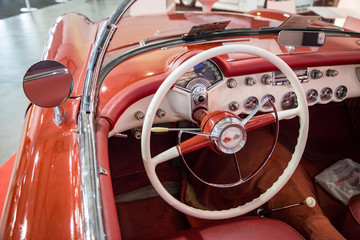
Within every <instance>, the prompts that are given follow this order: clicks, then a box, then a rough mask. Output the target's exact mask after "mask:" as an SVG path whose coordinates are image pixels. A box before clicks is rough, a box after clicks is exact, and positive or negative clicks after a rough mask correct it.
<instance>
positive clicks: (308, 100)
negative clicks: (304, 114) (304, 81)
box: [306, 88, 319, 104]
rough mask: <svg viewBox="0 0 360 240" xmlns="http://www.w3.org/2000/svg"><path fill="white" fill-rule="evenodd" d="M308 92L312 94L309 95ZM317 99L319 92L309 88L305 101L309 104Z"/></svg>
mask: <svg viewBox="0 0 360 240" xmlns="http://www.w3.org/2000/svg"><path fill="white" fill-rule="evenodd" d="M312 93H313V94H312ZM310 94H312V95H310ZM310 97H312V98H311V99H310ZM318 99H319V93H318V91H316V90H315V89H313V88H311V89H309V90H308V91H307V92H306V101H307V102H308V103H309V104H311V103H315V102H316V101H317V100H318Z"/></svg>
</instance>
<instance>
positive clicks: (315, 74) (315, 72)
mask: <svg viewBox="0 0 360 240" xmlns="http://www.w3.org/2000/svg"><path fill="white" fill-rule="evenodd" d="M323 75H324V74H323V73H322V72H321V71H320V70H319V69H314V70H312V71H311V73H310V76H311V78H312V79H319V78H322V76H323Z"/></svg>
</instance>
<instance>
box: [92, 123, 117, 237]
mask: <svg viewBox="0 0 360 240" xmlns="http://www.w3.org/2000/svg"><path fill="white" fill-rule="evenodd" d="M109 129H110V124H109V122H108V121H106V120H105V119H103V118H99V119H98V120H97V122H96V133H95V138H96V144H97V146H96V148H97V149H98V151H97V158H98V163H99V166H100V167H102V168H103V169H104V170H105V171H106V173H104V174H100V175H99V180H100V188H101V200H102V202H103V203H106V204H103V213H104V216H103V217H104V223H105V232H106V236H107V238H108V239H121V235H120V228H119V226H120V225H119V221H118V216H117V212H116V206H115V199H114V191H113V187H112V182H111V173H110V166H109V151H108V133H109Z"/></svg>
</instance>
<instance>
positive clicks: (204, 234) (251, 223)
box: [166, 217, 304, 240]
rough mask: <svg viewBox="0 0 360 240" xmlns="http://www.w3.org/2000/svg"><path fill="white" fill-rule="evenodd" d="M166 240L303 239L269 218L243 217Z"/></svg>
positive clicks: (194, 229)
mask: <svg viewBox="0 0 360 240" xmlns="http://www.w3.org/2000/svg"><path fill="white" fill-rule="evenodd" d="M166 239H203V240H205V239H206V240H210V239H214V240H218V239H267V240H271V239H274V240H279V239H288V240H291V239H304V238H303V237H302V236H301V235H300V234H299V233H298V232H296V231H295V230H294V229H292V228H291V227H290V226H289V225H287V224H285V223H283V222H280V221H277V220H274V219H270V218H261V217H243V218H237V219H235V220H231V221H226V222H224V223H221V224H215V225H211V226H206V227H199V228H193V229H188V230H185V231H183V232H180V233H178V234H176V235H173V236H170V237H168V238H166Z"/></svg>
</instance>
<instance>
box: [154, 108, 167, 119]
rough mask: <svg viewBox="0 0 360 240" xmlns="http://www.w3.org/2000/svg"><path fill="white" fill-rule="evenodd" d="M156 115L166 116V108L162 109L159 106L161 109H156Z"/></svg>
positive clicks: (159, 116)
mask: <svg viewBox="0 0 360 240" xmlns="http://www.w3.org/2000/svg"><path fill="white" fill-rule="evenodd" d="M156 116H157V117H158V118H164V117H165V116H166V113H165V111H164V110H162V109H160V108H159V109H158V110H157V111H156Z"/></svg>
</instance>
